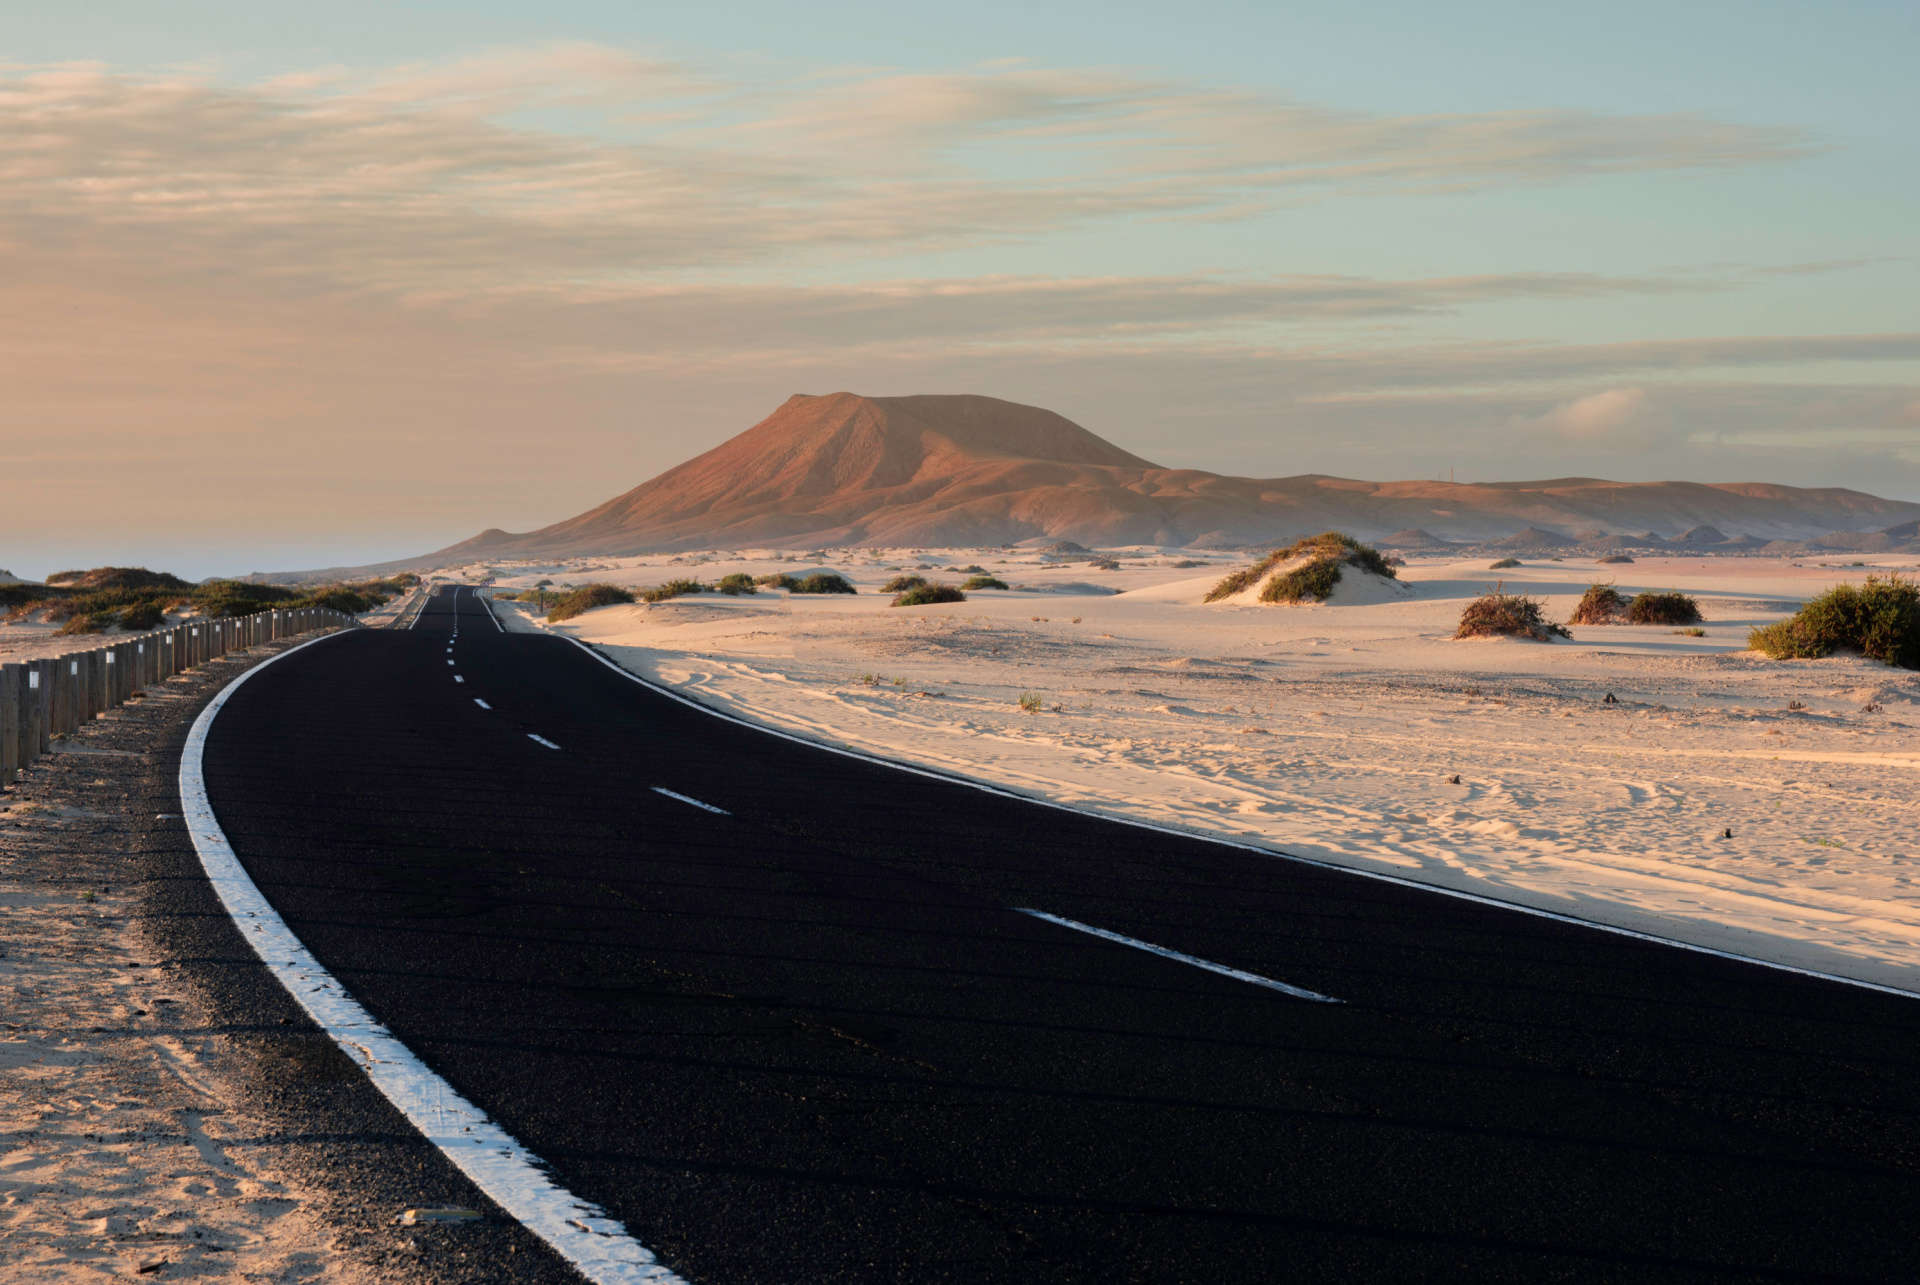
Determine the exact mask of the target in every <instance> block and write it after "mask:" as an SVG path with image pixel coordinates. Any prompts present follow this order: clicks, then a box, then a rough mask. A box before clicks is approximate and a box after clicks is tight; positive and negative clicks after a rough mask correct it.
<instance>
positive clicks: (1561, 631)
mask: <svg viewBox="0 0 1920 1285" xmlns="http://www.w3.org/2000/svg"><path fill="white" fill-rule="evenodd" d="M1453 636H1454V637H1455V638H1531V639H1533V640H1534V641H1535V642H1552V641H1553V640H1554V639H1555V638H1570V637H1572V635H1571V634H1569V633H1568V632H1567V631H1566V628H1565V627H1564V626H1561V625H1556V624H1554V623H1553V622H1552V621H1551V620H1548V619H1547V618H1546V615H1545V614H1544V612H1543V609H1542V605H1541V602H1540V600H1539V599H1538V598H1524V597H1522V596H1520V595H1519V594H1517V593H1503V592H1501V591H1500V590H1499V589H1495V590H1494V591H1493V592H1492V593H1489V594H1485V595H1483V596H1481V597H1479V598H1475V599H1474V600H1473V601H1472V602H1470V603H1468V604H1467V609H1466V610H1465V611H1463V612H1461V613H1460V628H1459V629H1458V630H1456V631H1455V633H1454V635H1453Z"/></svg>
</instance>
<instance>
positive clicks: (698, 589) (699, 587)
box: [640, 580, 707, 602]
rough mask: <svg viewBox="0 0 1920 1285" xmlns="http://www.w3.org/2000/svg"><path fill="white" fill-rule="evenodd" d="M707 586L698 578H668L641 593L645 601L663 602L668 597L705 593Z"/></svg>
mask: <svg viewBox="0 0 1920 1285" xmlns="http://www.w3.org/2000/svg"><path fill="white" fill-rule="evenodd" d="M706 591H707V587H706V586H705V585H703V584H701V583H700V582H699V581H698V580H669V581H667V582H666V583H665V584H658V585H655V586H654V587H653V588H651V589H649V590H647V591H646V592H645V593H643V594H641V595H640V596H641V598H643V599H645V600H646V601H647V602H665V601H667V599H669V598H684V597H686V596H687V595H688V594H691V593H705V592H706Z"/></svg>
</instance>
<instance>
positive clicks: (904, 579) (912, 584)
mask: <svg viewBox="0 0 1920 1285" xmlns="http://www.w3.org/2000/svg"><path fill="white" fill-rule="evenodd" d="M927 583H928V580H927V578H926V577H925V576H914V575H906V576H895V577H894V578H893V579H891V580H889V581H887V582H886V583H885V584H883V585H881V586H880V592H881V593H906V592H907V591H908V590H910V589H918V588H919V587H920V586H921V585H924V584H927Z"/></svg>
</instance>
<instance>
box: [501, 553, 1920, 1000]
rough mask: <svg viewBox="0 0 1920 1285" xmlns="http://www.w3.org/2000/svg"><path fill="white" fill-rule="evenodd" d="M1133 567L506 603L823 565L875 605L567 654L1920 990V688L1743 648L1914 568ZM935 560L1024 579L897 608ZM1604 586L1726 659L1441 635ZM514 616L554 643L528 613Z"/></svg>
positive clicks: (643, 615)
mask: <svg viewBox="0 0 1920 1285" xmlns="http://www.w3.org/2000/svg"><path fill="white" fill-rule="evenodd" d="M1138 552H1139V554H1140V556H1136V557H1133V558H1128V559H1127V560H1126V563H1125V566H1124V568H1123V570H1121V571H1119V572H1101V571H1097V570H1092V569H1090V568H1089V567H1088V565H1087V563H1086V562H1085V560H1084V559H1081V560H1079V561H1065V560H1062V561H1057V562H1048V561H1047V560H1044V559H1042V558H1041V557H1039V556H1038V555H1035V554H1032V553H1019V554H1009V553H1005V552H983V551H980V550H940V551H934V552H922V553H912V554H909V553H906V552H893V553H883V554H881V555H878V556H874V557H869V556H868V555H866V554H865V553H860V554H854V555H849V556H846V557H841V558H827V559H824V560H823V559H818V558H810V559H807V560H806V561H805V562H804V563H803V564H802V563H793V564H789V563H782V562H776V561H774V560H772V558H771V557H770V556H761V557H758V558H754V557H739V556H732V557H728V558H726V559H721V558H718V557H709V558H700V557H682V558H678V559H666V558H655V559H652V560H647V559H625V560H619V561H614V560H606V559H602V560H598V561H597V562H596V563H595V564H593V568H592V569H591V570H585V569H581V568H580V567H578V566H577V565H575V566H568V567H548V568H542V569H539V570H538V571H528V572H527V573H524V574H509V572H518V571H519V569H518V568H507V569H503V571H502V576H501V581H500V583H501V586H502V590H503V591H506V590H509V589H511V588H514V587H519V586H524V585H530V584H532V583H533V582H534V581H535V580H537V579H540V578H542V577H543V576H550V577H552V578H554V579H556V580H560V581H574V582H578V583H585V582H587V581H589V580H611V581H614V582H617V583H624V584H630V585H636V586H638V585H649V584H654V583H658V582H660V581H662V580H666V579H669V578H672V577H674V576H679V575H695V576H697V577H699V578H701V579H705V580H712V579H715V578H717V577H718V576H720V575H721V574H724V573H726V572H729V571H734V570H745V571H750V572H756V573H757V572H763V571H767V570H797V569H799V567H800V566H802V565H804V566H813V565H816V564H818V563H821V562H822V561H824V562H825V563H826V564H827V565H832V566H835V567H837V568H839V569H840V570H842V571H844V572H846V573H847V574H848V575H849V576H850V577H851V578H853V579H854V580H855V582H856V583H857V584H859V585H860V587H861V589H862V593H861V594H860V595H859V596H856V597H851V598H848V597H788V596H787V595H784V594H779V593H762V594H761V595H758V596H756V597H743V598H737V599H733V598H724V597H720V596H717V595H702V596H699V597H695V598H684V599H678V600H675V601H673V602H669V603H662V604H658V605H655V606H652V607H647V606H637V605H636V606H633V607H612V608H605V609H602V610H599V611H595V612H591V613H588V614H587V615H586V616H583V617H580V618H577V619H576V620H573V621H570V622H567V623H566V624H565V625H563V626H559V627H558V628H559V629H561V630H562V631H564V632H569V633H573V634H577V635H578V636H580V637H581V638H583V639H587V640H590V641H593V642H595V643H599V644H602V645H603V646H605V647H606V648H607V649H608V651H609V652H610V654H612V655H613V656H614V657H615V658H616V659H617V660H619V662H620V663H621V664H623V665H626V666H627V667H629V668H630V669H632V670H633V671H635V672H636V673H640V674H644V675H646V676H648V677H652V678H656V679H659V680H661V681H663V682H666V683H670V684H672V685H674V686H675V687H677V688H680V689H681V690H683V691H685V692H687V693H688V694H690V695H692V696H694V697H696V698H698V699H700V700H702V701H705V702H708V703H710V704H712V705H714V706H716V707H719V708H723V709H727V710H730V711H733V712H735V713H739V714H742V715H745V716H747V717H750V718H754V719H758V720H760V721H762V722H765V723H767V724H770V725H773V726H778V727H782V728H787V729H790V730H793V731H796V732H800V733H803V734H805V735H808V736H811V737H815V738H818V739H820V740H823V741H829V742H833V743H836V744H843V745H848V746H855V747H859V748H863V749H867V750H871V751H875V752H878V753H882V754H886V755H889V756H893V757H897V758H902V759H907V760H911V761H914V762H918V763H924V764H927V765H929V766H934V767H938V768H942V769H946V770H950V771H954V772H959V773H964V774H966V775H968V776H972V777H976V778H979V779H983V780H989V781H993V782H996V783H999V784H1002V785H1006V786H1010V787H1012V788H1015V789H1018V790H1022V791H1026V792H1029V793H1032V794H1036V795H1042V796H1045V797H1048V798H1051V799H1057V800H1060V801H1063V802H1069V803H1073V804H1076V805H1079V806H1083V807H1087V808H1090V809H1094V810H1098V811H1103V812H1108V813H1112V814H1116V815H1125V816H1132V817H1140V818H1145V819H1151V820H1154V821H1158V822H1163V823H1168V824H1173V825H1178V826H1182V827H1186V828H1190V829H1194V830H1200V831H1205V832H1208V833H1213V834H1222V835H1231V836H1234V837H1236V838H1240V839H1246V840H1252V841H1254V842H1257V843H1261V844H1265V845H1270V846H1273V847H1275V848H1282V849H1285V850H1286V851H1289V852H1294V853H1299V854H1302V855H1306V856H1311V857H1315V858H1319V859H1322V860H1327V861H1333V862H1337V863H1340V864H1343V865H1348V866H1355V867H1364V868H1370V869H1378V870H1384V871H1390V872H1393V873H1396V874H1400V875H1405V876H1410V877H1413V878H1417V879H1420V880H1423V881H1427V882H1430V883H1433V884H1438V885H1444V886H1447V887H1453V888H1461V889H1469V890H1472V891H1474V892H1477V893H1481V894H1484V895H1488V896H1493V897H1496V898H1500V899H1503V900H1508V901H1512V902H1516V903H1521V904H1525V905H1530V906H1538V907H1544V908H1547V909H1551V910H1555V911H1560V912H1563V913H1570V914H1574V915H1578V916H1581V917H1584V918H1588V919H1593V920H1598V921H1602V922H1606V923H1611V924H1617V925H1621V926H1626V927H1632V928H1637V929H1641V930H1644V931H1649V932H1654V933H1657V934H1660V935H1663V936H1668V937H1674V938H1679V939H1682V940H1686V941H1691V942H1695V943H1699V944H1702V945H1709V946H1714V947H1718V948H1721V949H1729V950H1734V951H1737V952H1739V953H1742V954H1749V955H1755V956H1760V957H1764V958H1769V959H1774V960H1778V961H1781V962H1785V963H1790V964H1794V965H1797V966H1801V967H1810V968H1815V969H1820V970H1823V971H1831V972H1837V973H1843V974H1846V975H1850V976H1855V977H1859V978H1862V979H1865V980H1870V981H1878V982H1883V983H1887V984H1891V985H1896V986H1902V987H1906V988H1911V989H1914V990H1920V900H1916V897H1915V885H1914V879H1915V877H1916V874H1920V858H1917V857H1916V854H1915V853H1914V851H1913V844H1912V836H1913V817H1914V804H1915V800H1916V798H1920V676H1916V675H1915V674H1912V673H1909V672H1906V671H1900V670H1893V669H1889V668H1887V667H1885V666H1882V665H1879V664H1877V663H1874V662H1871V661H1866V660H1863V659H1859V658H1836V659H1830V660H1824V661H1799V662H1776V661H1770V660H1767V659H1765V658H1763V657H1760V656H1759V655H1757V654H1756V653H1752V652H1749V651H1746V650H1745V643H1746V636H1747V631H1748V629H1749V628H1750V627H1751V626H1752V625H1753V624H1756V623H1765V622H1768V621H1772V620H1776V619H1779V618H1780V617H1781V616H1782V615H1783V614H1785V613H1786V612H1787V611H1789V610H1791V609H1792V608H1793V607H1794V606H1795V605H1797V603H1798V602H1799V601H1800V600H1802V599H1804V598H1806V597H1808V596H1810V595H1812V594H1813V593H1816V592H1818V591H1819V590H1821V589H1823V588H1825V587H1827V586H1829V585H1831V584H1833V583H1835V582H1836V581H1838V580H1841V579H1846V578H1852V579H1858V578H1860V577H1862V576H1864V575H1865V574H1866V572H1867V571H1869V570H1873V569H1890V568H1904V569H1907V570H1912V569H1913V568H1912V562H1913V560H1912V559H1911V558H1908V559H1904V560H1902V559H1895V558H1880V559H1869V560H1868V561H1870V562H1875V563H1876V564H1877V568H1876V567H1850V566H1843V565H1840V563H1839V560H1838V559H1836V560H1834V562H1832V563H1831V564H1829V565H1821V564H1819V563H1818V562H1814V561H1802V562H1793V561H1787V560H1778V559H1734V558H1722V559H1711V558H1674V559H1645V560H1642V561H1640V562H1638V563H1635V564H1632V565H1624V566H1606V567H1601V566H1597V565H1596V564H1595V563H1593V562H1592V561H1589V560H1579V561H1568V562H1551V561H1534V560H1531V559H1529V560H1527V561H1526V563H1525V565H1524V566H1522V567H1520V568H1515V569H1507V570H1503V571H1499V572H1495V571H1491V570H1489V569H1488V568H1487V565H1486V561H1485V560H1475V561H1472V562H1464V563H1463V562H1447V561H1431V562H1419V561H1416V563H1415V564H1414V565H1413V566H1412V567H1410V568H1407V569H1405V570H1403V571H1402V573H1401V574H1402V577H1403V578H1404V579H1405V580H1406V581H1407V582H1408V585H1409V588H1410V593H1409V595H1408V596H1407V597H1406V598H1404V599H1402V600H1394V599H1393V597H1392V596H1391V595H1382V594H1379V593H1372V592H1370V593H1368V594H1366V595H1357V596H1362V597H1363V598H1365V599H1375V600H1373V601H1363V602H1362V603H1360V604H1357V605H1324V606H1313V607H1279V606H1259V605H1242V604H1233V603H1223V604H1214V605H1201V604H1200V601H1199V600H1200V599H1201V598H1202V597H1203V596H1204V594H1205V592H1206V590H1207V589H1208V588H1209V587H1210V586H1211V585H1212V584H1213V583H1214V581H1215V580H1216V579H1217V578H1218V577H1219V575H1220V574H1221V573H1223V572H1224V571H1226V570H1229V569H1232V568H1234V567H1236V566H1239V565H1243V563H1242V562H1241V561H1239V560H1234V559H1223V558H1216V559H1214V560H1212V561H1213V562H1214V565H1210V566H1207V567H1203V568H1184V569H1182V568H1176V567H1174V566H1173V565H1171V564H1172V562H1173V561H1174V560H1175V558H1176V557H1182V556H1187V555H1180V554H1172V553H1168V554H1162V555H1160V556H1150V555H1151V554H1152V552H1153V551H1138ZM922 563H928V564H932V565H933V567H934V568H935V569H934V570H928V571H923V572H922V574H927V575H929V576H930V577H932V578H935V579H945V580H948V581H958V580H959V579H961V578H962V577H961V576H960V575H958V574H956V573H953V572H945V571H941V570H939V568H944V567H946V566H949V565H959V566H962V567H964V566H967V565H969V564H979V565H981V566H984V567H985V568H986V569H987V570H989V571H992V572H994V573H995V574H998V575H999V576H1000V577H1001V578H1002V579H1004V580H1006V581H1008V582H1009V583H1010V584H1013V585H1016V586H1022V585H1026V586H1033V587H1032V588H1030V589H1022V590H1019V591H1016V592H1011V593H996V592H992V591H985V592H979V593H976V594H974V595H973V596H972V597H971V598H970V599H969V601H967V602H965V603H961V604H952V605H946V606H936V607H921V608H910V609H893V608H890V607H888V606H887V599H886V598H884V597H882V596H880V595H878V594H877V593H875V592H874V590H875V588H876V587H877V586H878V585H879V584H880V583H881V582H882V581H884V580H885V579H887V578H888V577H889V576H890V575H892V574H894V573H895V570H896V569H906V570H914V569H918V568H919V567H920V564H922ZM469 573H471V569H470V570H469ZM1606 579H1615V580H1617V581H1618V584H1619V587H1620V588H1621V589H1622V590H1623V591H1627V592H1632V591H1636V590H1641V589H1678V590H1682V591H1684V592H1687V593H1691V594H1694V595H1697V597H1698V598H1699V601H1700V605H1701V608H1702V610H1703V611H1704V612H1705V614H1706V617H1707V622H1708V623H1707V624H1706V626H1705V629H1706V635H1705V636H1704V637H1701V638H1693V637H1688V636H1686V635H1683V634H1680V633H1678V632H1676V631H1674V630H1673V629H1671V628H1666V627H1627V626H1609V627H1596V628H1587V629H1577V630H1575V634H1576V637H1575V640H1574V641H1572V642H1562V643H1555V644H1539V643H1529V642H1520V641H1513V640H1504V639H1502V640H1473V641H1464V642H1456V641H1454V640H1452V638H1451V636H1450V635H1451V633H1452V631H1453V627H1454V624H1455V622H1456V621H1457V619H1458V616H1459V613H1460V609H1461V606H1462V605H1463V604H1464V602H1465V601H1466V600H1467V599H1469V598H1471V597H1473V596H1475V595H1477V594H1479V593H1481V592H1482V591H1484V590H1485V589H1486V588H1487V587H1488V586H1490V585H1491V584H1493V583H1494V582H1495V581H1496V580H1503V581H1504V583H1505V585H1506V587H1507V588H1508V589H1509V590H1510V591H1519V592H1525V593H1529V594H1533V595H1537V596H1541V597H1544V598H1545V599H1546V600H1547V602H1548V614H1549V615H1550V616H1551V617H1552V618H1554V619H1560V620H1564V619H1565V618H1566V616H1567V614H1568V613H1569V612H1570V611H1571V609H1572V606H1573V603H1574V601H1575V600H1576V599H1577V598H1578V596H1579V594H1580V592H1581V591H1582V590H1583V589H1584V588H1585V587H1586V585H1587V584H1589V583H1591V582H1593V581H1595V580H1606ZM1106 589H1126V590H1127V592H1125V593H1121V594H1118V595H1110V594H1108V593H1105V592H1101V590H1106ZM1338 597H1339V595H1336V601H1337V600H1338ZM1382 598H1384V599H1386V600H1377V599H1382ZM502 614H503V615H513V616H514V617H515V619H514V624H515V626H516V627H519V628H535V627H546V626H545V625H544V623H540V624H536V623H535V622H534V621H533V620H532V619H531V616H530V609H528V610H520V611H511V610H509V609H507V608H503V609H502ZM1023 692H1033V693H1037V694H1038V695H1039V696H1040V698H1041V700H1042V702H1043V709H1042V711H1041V712H1038V713H1032V714H1029V713H1023V712H1022V711H1021V709H1020V708H1019V705H1018V703H1017V702H1018V698H1019V696H1020V695H1021V693H1023ZM1608 693H1613V694H1614V695H1615V696H1616V698H1617V701H1618V703H1617V704H1614V705H1608V704H1606V703H1604V698H1605V697H1606V695H1607V694H1608ZM1795 703H1798V704H1800V705H1804V707H1805V708H1804V709H1794V708H1792V706H1793V705H1794V704H1795ZM1870 704H1871V705H1877V706H1878V707H1879V708H1878V709H1877V710H1875V711H1873V712H1867V711H1866V709H1865V707H1867V706H1868V705H1870ZM1455 774H1458V776H1459V777H1460V784H1458V785H1455V784H1451V783H1450V781H1449V778H1450V777H1452V776H1454V775H1455ZM1729 829H1731V831H1732V836H1733V837H1732V838H1727V837H1725V832H1726V831H1727V830H1729Z"/></svg>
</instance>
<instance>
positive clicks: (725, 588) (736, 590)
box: [713, 571, 757, 596]
mask: <svg viewBox="0 0 1920 1285" xmlns="http://www.w3.org/2000/svg"><path fill="white" fill-rule="evenodd" d="M713 587H714V589H716V590H717V591H719V592H720V593H724V594H729V595H733V596H738V595H740V594H743V593H754V592H757V591H756V590H755V589H754V587H753V577H752V576H750V575H748V574H747V573H746V572H744V571H736V572H734V573H733V574H732V575H726V576H721V577H720V579H719V581H718V582H716V583H715V584H714V586H713Z"/></svg>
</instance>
